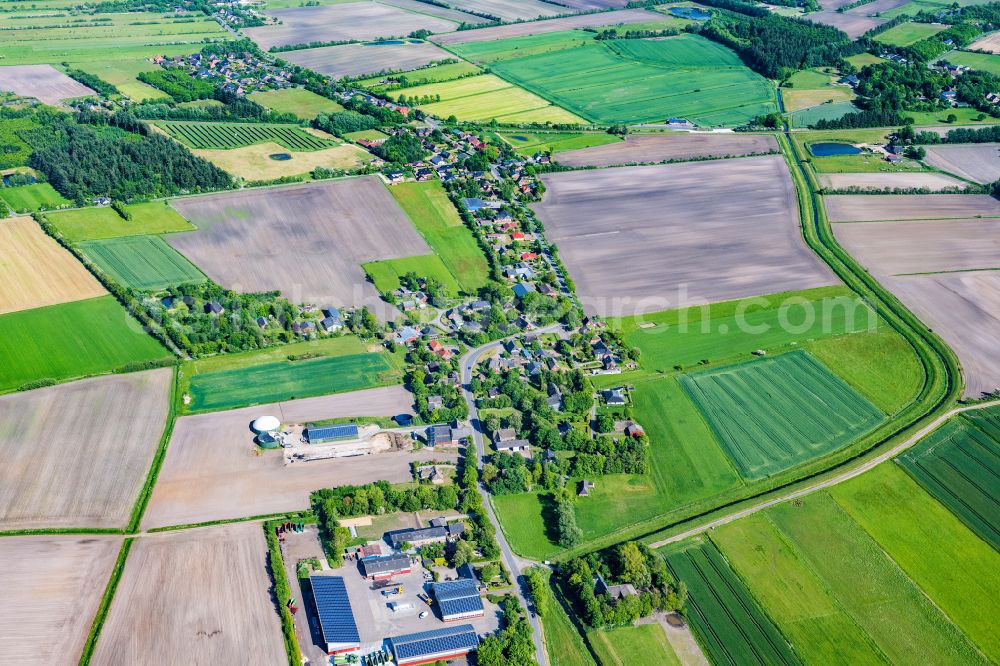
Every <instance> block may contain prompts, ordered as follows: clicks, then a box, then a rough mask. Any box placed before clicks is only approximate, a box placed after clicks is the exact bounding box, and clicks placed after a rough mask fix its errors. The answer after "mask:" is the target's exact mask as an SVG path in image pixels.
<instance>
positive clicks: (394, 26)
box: [243, 2, 458, 51]
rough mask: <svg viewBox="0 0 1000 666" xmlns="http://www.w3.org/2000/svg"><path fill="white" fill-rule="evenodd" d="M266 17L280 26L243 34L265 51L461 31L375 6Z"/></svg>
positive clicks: (337, 7) (449, 23)
mask: <svg viewBox="0 0 1000 666" xmlns="http://www.w3.org/2000/svg"><path fill="white" fill-rule="evenodd" d="M267 14H269V15H271V16H274V17H276V18H278V19H280V20H281V24H280V25H265V26H260V27H257V28H244V30H243V32H244V33H245V34H246V35H247V36H248V37H250V38H251V39H252V40H254V41H255V42H257V44H258V45H259V46H260V47H261V48H262V49H264V50H265V51H266V50H267V49H269V48H271V47H272V46H286V45H288V44H308V43H309V42H335V41H347V40H352V39H358V40H362V41H364V40H370V39H377V38H379V37H405V36H406V35H408V34H410V33H411V32H413V31H414V30H430V31H431V32H447V31H449V30H454V29H455V28H456V27H458V26H457V25H456V24H455V23H453V22H452V21H446V20H444V19H441V18H437V17H435V16H428V15H426V14H416V13H414V12H408V11H405V10H402V9H399V8H397V7H389V6H386V5H380V4H378V3H375V2H350V3H345V4H337V5H322V6H314V7H292V8H289V9H276V10H273V11H268V12H267Z"/></svg>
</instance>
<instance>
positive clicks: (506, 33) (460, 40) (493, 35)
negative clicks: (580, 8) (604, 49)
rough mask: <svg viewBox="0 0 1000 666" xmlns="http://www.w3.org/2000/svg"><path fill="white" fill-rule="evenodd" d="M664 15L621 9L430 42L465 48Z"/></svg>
mask: <svg viewBox="0 0 1000 666" xmlns="http://www.w3.org/2000/svg"><path fill="white" fill-rule="evenodd" d="M663 20H664V15H663V14H658V13H656V12H651V11H647V10H645V9H623V10H622V11H620V12H602V13H598V14H583V15H581V16H566V17H563V18H557V19H548V20H544V21H531V22H528V23H515V24H512V25H499V26H494V27H492V28H480V29H478V30H461V31H458V32H449V33H447V34H444V35H435V36H434V37H433V38H432V39H433V41H435V42H437V43H438V44H465V43H466V42H485V41H490V40H494V39H507V38H508V37H524V36H526V35H541V34H545V33H548V32H559V31H561V30H573V29H576V28H590V27H594V26H599V25H617V24H619V23H622V24H626V25H627V24H629V23H647V22H649V21H663Z"/></svg>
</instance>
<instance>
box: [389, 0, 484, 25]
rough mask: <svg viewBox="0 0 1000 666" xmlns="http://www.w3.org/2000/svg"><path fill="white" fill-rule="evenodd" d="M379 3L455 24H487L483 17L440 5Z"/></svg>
mask: <svg viewBox="0 0 1000 666" xmlns="http://www.w3.org/2000/svg"><path fill="white" fill-rule="evenodd" d="M378 2H380V3H381V4H383V5H392V6H393V7H399V8H400V9H407V10H409V11H411V12H416V13H418V14H430V15H431V16H437V17H438V18H443V19H446V20H448V21H454V22H455V23H468V24H469V25H476V24H478V23H486V19H484V18H483V17H482V16H476V15H475V14H467V13H466V12H462V11H459V10H457V9H449V8H447V7H439V6H438V5H432V4H429V3H426V2H420V0H378Z"/></svg>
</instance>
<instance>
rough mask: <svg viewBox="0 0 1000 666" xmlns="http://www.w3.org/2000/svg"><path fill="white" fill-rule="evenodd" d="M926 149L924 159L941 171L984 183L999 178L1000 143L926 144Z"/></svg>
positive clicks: (992, 181)
mask: <svg viewBox="0 0 1000 666" xmlns="http://www.w3.org/2000/svg"><path fill="white" fill-rule="evenodd" d="M926 150H927V158H926V159H925V160H924V161H925V162H927V163H928V164H930V165H931V166H935V167H937V168H938V169H941V170H942V171H948V172H951V173H953V174H955V175H957V176H961V177H962V178H968V179H969V180H974V181H975V182H977V183H983V184H984V185H985V184H987V183H994V182H996V181H997V180H1000V143H974V144H968V145H961V144H959V145H948V146H927V147H926Z"/></svg>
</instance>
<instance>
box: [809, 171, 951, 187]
mask: <svg viewBox="0 0 1000 666" xmlns="http://www.w3.org/2000/svg"><path fill="white" fill-rule="evenodd" d="M816 176H817V178H819V182H820V185H822V186H823V187H828V188H830V189H834V190H846V189H848V188H851V187H859V188H865V189H869V190H884V189H886V188H889V189H895V188H901V189H902V188H912V187H921V188H927V189H928V190H931V191H936V190H942V189H944V188H946V187H957V188H960V189H965V188H966V187H968V183H966V182H964V181H961V180H959V179H958V178H952V177H951V176H946V175H945V174H943V173H924V172H920V173H912V172H901V173H818V174H816Z"/></svg>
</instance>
